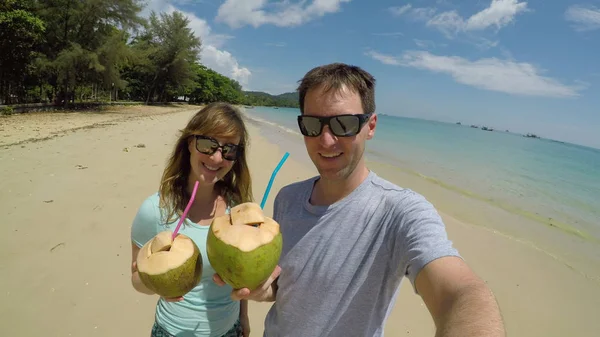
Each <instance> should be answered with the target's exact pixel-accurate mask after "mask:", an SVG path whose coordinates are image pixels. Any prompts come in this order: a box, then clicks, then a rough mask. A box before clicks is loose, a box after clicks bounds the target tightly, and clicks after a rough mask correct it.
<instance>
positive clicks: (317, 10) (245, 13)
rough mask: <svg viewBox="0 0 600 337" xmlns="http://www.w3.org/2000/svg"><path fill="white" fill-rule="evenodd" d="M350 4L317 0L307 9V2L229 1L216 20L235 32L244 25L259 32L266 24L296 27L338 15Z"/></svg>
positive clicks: (335, 0) (334, 0) (285, 0)
mask: <svg viewBox="0 0 600 337" xmlns="http://www.w3.org/2000/svg"><path fill="white" fill-rule="evenodd" d="M350 1H351V0H313V1H312V2H311V3H310V4H309V5H308V6H305V3H306V0H302V1H300V2H294V3H292V2H291V1H290V0H284V1H282V2H278V3H275V4H268V0H225V2H224V3H223V4H222V5H221V6H220V7H219V10H218V14H217V17H216V19H215V20H216V21H217V22H224V23H226V24H227V25H229V26H230V27H232V28H240V27H242V26H244V25H251V26H253V27H255V28H256V27H259V26H261V25H265V24H272V25H275V26H279V27H293V26H299V25H302V24H304V23H306V22H308V21H311V20H313V19H315V18H317V17H322V16H324V15H326V14H329V13H335V12H338V11H339V10H340V6H341V4H342V3H344V2H350ZM270 7H271V8H270Z"/></svg>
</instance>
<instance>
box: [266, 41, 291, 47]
mask: <svg viewBox="0 0 600 337" xmlns="http://www.w3.org/2000/svg"><path fill="white" fill-rule="evenodd" d="M265 45H266V46H267V47H285V46H286V45H287V44H286V43H285V42H267V43H265Z"/></svg>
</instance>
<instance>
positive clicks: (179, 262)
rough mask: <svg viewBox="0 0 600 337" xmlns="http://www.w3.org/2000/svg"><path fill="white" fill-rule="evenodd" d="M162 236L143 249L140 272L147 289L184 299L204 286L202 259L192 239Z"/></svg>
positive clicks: (162, 234) (162, 294) (163, 233)
mask: <svg viewBox="0 0 600 337" xmlns="http://www.w3.org/2000/svg"><path fill="white" fill-rule="evenodd" d="M172 234H173V233H172V232H171V231H163V232H160V233H158V234H157V235H156V236H155V237H154V238H152V240H150V241H148V242H146V244H145V245H144V246H143V247H142V248H141V249H140V251H139V253H138V256H137V268H138V273H139V275H140V280H141V281H142V283H144V285H145V286H146V287H147V288H148V289H150V290H152V291H154V292H155V293H156V294H158V295H160V296H163V297H167V298H170V297H180V296H183V295H185V294H187V293H188V292H189V291H190V290H192V289H193V288H194V287H195V286H197V285H198V283H200V277H201V276H202V255H201V254H200V250H199V249H198V246H196V244H195V243H194V241H193V240H192V239H190V238H189V237H187V236H186V235H183V234H177V236H176V237H175V239H174V240H172V239H171V236H172Z"/></svg>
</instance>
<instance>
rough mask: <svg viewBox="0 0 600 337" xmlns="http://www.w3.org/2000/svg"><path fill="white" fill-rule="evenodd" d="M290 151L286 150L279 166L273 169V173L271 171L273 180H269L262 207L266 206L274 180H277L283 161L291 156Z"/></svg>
mask: <svg viewBox="0 0 600 337" xmlns="http://www.w3.org/2000/svg"><path fill="white" fill-rule="evenodd" d="M289 155H290V154H289V152H286V153H285V154H284V155H283V158H281V160H280V161H279V164H277V167H276V168H275V170H274V171H273V173H271V180H269V185H267V189H266V190H265V194H264V195H263V199H262V201H261V203H260V208H263V209H264V208H265V203H266V202H267V197H268V196H269V192H270V191H271V185H273V180H275V176H276V175H277V172H279V169H280V168H281V166H283V163H285V161H286V159H287V157H289Z"/></svg>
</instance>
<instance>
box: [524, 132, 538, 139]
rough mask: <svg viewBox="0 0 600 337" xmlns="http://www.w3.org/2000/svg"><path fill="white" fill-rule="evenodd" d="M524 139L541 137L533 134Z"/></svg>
mask: <svg viewBox="0 0 600 337" xmlns="http://www.w3.org/2000/svg"><path fill="white" fill-rule="evenodd" d="M523 137H526V138H540V136H537V135H534V134H533V133H528V134H526V135H523Z"/></svg>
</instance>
